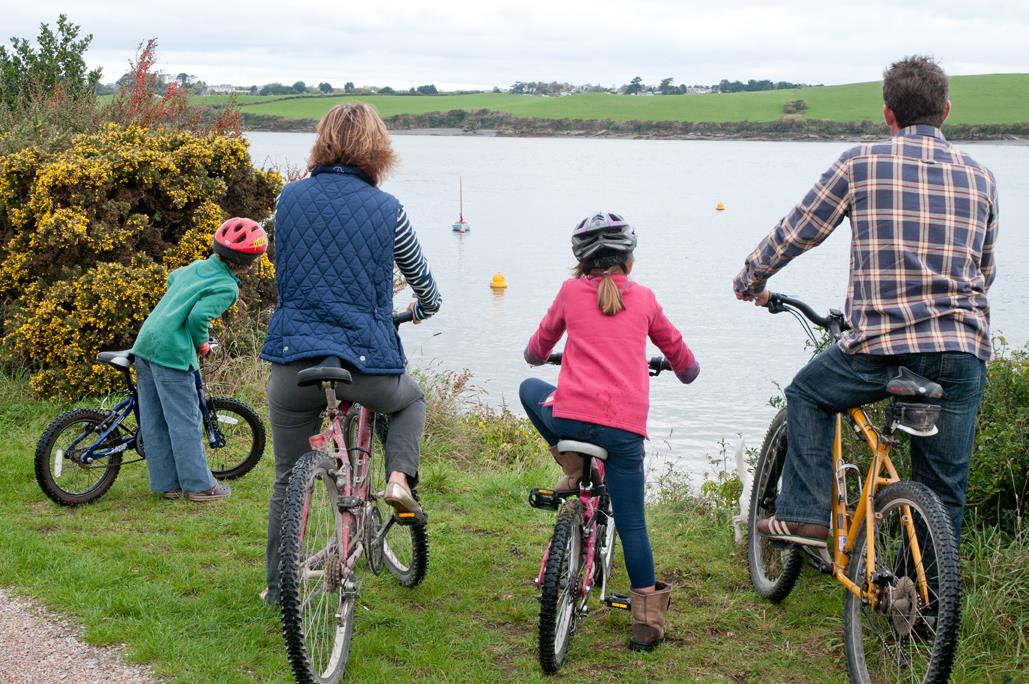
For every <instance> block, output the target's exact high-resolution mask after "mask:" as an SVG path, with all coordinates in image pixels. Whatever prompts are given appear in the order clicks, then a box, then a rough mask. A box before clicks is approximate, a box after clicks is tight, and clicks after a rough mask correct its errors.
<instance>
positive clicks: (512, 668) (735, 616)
mask: <svg viewBox="0 0 1029 684" xmlns="http://www.w3.org/2000/svg"><path fill="white" fill-rule="evenodd" d="M446 386H447V385H446V383H442V384H441V385H440V386H439V387H436V388H435V389H434V387H433V386H430V389H429V392H428V393H429V395H430V397H431V398H433V402H432V404H431V407H432V409H433V410H432V411H430V413H435V417H434V418H433V420H435V421H436V422H435V423H434V424H430V428H431V429H430V430H429V432H428V433H427V440H428V443H427V448H426V452H425V461H424V476H423V483H424V484H423V487H422V490H423V493H424V497H425V501H426V506H427V508H428V510H429V511H430V512H431V515H432V523H431V526H430V569H429V576H428V577H427V579H426V580H425V582H424V583H423V584H422V585H421V586H419V587H417V588H415V589H413V590H408V589H403V588H401V587H400V586H398V585H397V584H396V583H395V582H393V581H392V580H391V579H390V578H388V577H386V576H384V577H379V578H374V577H370V578H369V579H368V580H367V581H366V583H365V588H364V591H363V594H362V600H361V607H362V610H361V611H360V613H359V617H358V621H357V624H356V627H355V638H354V644H353V652H352V656H351V662H350V665H349V666H348V678H350V679H352V680H355V681H370V682H380V681H396V680H402V681H426V682H429V681H433V682H438V681H461V682H491V681H525V682H535V681H549V680H548V679H547V678H545V677H543V676H542V674H541V673H540V671H539V667H538V665H537V663H536V655H535V634H536V619H537V614H538V604H537V602H536V600H535V590H534V589H533V587H532V584H531V578H532V577H533V576H534V575H535V573H536V570H537V568H538V563H539V559H540V556H541V554H542V551H543V547H544V545H545V543H546V540H547V538H548V536H549V533H550V530H551V527H552V525H553V521H554V516H553V514H547V513H544V512H541V511H537V510H534V509H532V508H529V507H528V505H527V504H526V503H525V501H526V493H527V491H528V489H529V488H530V487H533V486H538V485H540V484H541V483H547V482H550V480H551V479H553V477H554V475H555V470H554V468H553V466H551V465H549V464H547V463H546V462H545V461H543V460H542V459H540V458H538V457H533V456H532V455H531V451H532V450H531V449H530V448H529V447H528V445H530V444H531V443H532V442H531V433H526V432H524V425H523V424H520V421H517V420H516V419H515V418H514V417H513V416H511V415H510V414H506V416H505V415H500V416H497V415H485V416H479V417H468V416H461V415H448V414H446V413H445V412H443V413H440V411H443V410H444V409H446V410H450V409H447V408H446V407H447V404H446V402H448V401H452V399H453V396H455V395H453V394H450V395H448V394H447V390H446V389H445V388H446ZM448 397H449V398H448ZM441 406H442V407H443V408H440V407H441ZM64 408H65V407H63V406H58V405H54V404H51V403H48V402H43V401H36V400H31V399H29V398H28V392H27V386H26V385H25V383H24V382H22V381H19V380H10V379H6V380H4V379H0V430H2V431H3V433H4V434H5V435H7V442H6V447H5V448H4V450H3V452H2V454H0V478H3V481H4V482H5V483H6V484H5V487H4V493H3V496H2V497H0V553H2V555H3V558H4V562H3V563H2V564H0V584H3V585H5V586H10V587H11V588H12V591H14V592H16V593H21V594H25V595H31V596H34V597H35V598H37V599H39V600H40V601H41V602H42V603H43V604H45V605H46V606H47V607H48V608H51V609H54V610H58V611H61V612H63V613H66V614H68V615H70V616H72V617H73V618H74V619H75V620H77V621H78V622H80V623H81V624H82V625H83V628H84V632H85V637H86V639H87V640H88V641H89V642H91V643H95V644H115V643H120V644H125V646H126V652H127V656H128V658H129V659H130V660H132V661H135V662H146V663H148V664H150V665H151V666H152V667H153V668H154V670H155V672H156V673H158V674H159V675H160V676H162V677H165V678H167V680H169V681H172V682H250V681H260V682H288V681H291V676H290V672H289V668H288V665H287V663H286V659H285V654H284V647H283V644H282V639H281V636H280V634H279V630H280V622H279V619H278V615H277V614H276V613H275V612H274V611H272V610H270V609H267V608H265V607H264V606H263V604H262V603H261V602H260V601H259V600H258V599H257V592H258V590H259V589H260V588H261V587H262V586H263V583H264V582H263V574H264V570H263V559H264V534H265V510H266V505H267V497H268V492H269V491H270V487H271V480H272V463H271V455H270V452H269V453H267V454H266V456H265V459H264V460H263V461H262V462H261V463H260V464H259V465H258V467H257V469H256V470H255V471H254V472H252V473H251V474H250V475H248V476H247V477H245V478H243V479H242V480H239V481H236V482H234V483H233V495H232V497H231V498H229V499H228V500H225V501H221V502H216V503H211V504H202V505H200V504H190V503H189V502H186V501H168V500H164V499H160V498H158V497H156V496H155V495H151V494H150V493H149V492H148V487H147V480H146V471H145V468H144V466H143V464H134V465H127V466H125V467H124V468H123V471H122V473H121V475H120V476H119V478H118V481H117V482H116V483H115V485H114V487H113V488H112V489H111V491H110V492H108V494H107V495H106V496H105V497H104V498H103V499H101V500H100V501H99V502H97V503H96V504H94V505H91V506H86V507H82V508H77V509H66V508H59V507H57V506H55V505H53V504H52V503H51V502H50V501H49V500H47V499H46V498H45V497H44V496H43V495H42V493H41V492H40V491H39V489H38V487H37V486H36V483H35V480H34V477H33V473H32V454H33V451H34V448H35V441H36V439H37V438H38V436H39V434H40V433H41V432H42V430H43V428H44V426H45V424H46V423H47V422H48V421H49V420H50V419H51V418H52V417H53V416H55V415H57V413H59V412H60V411H61V410H63V409H64ZM453 421H458V422H457V423H455V422H453ZM498 421H500V422H499V423H498ZM504 421H507V423H505V422H504ZM505 445H506V446H505ZM505 449H506V451H505ZM684 487H685V485H684V484H682V483H679V484H675V483H672V484H671V485H670V486H669V487H668V489H666V491H665V494H664V496H663V497H662V498H661V499H660V500H658V501H656V502H655V503H654V504H653V506H652V507H651V509H650V511H649V520H650V527H651V535H652V540H653V544H654V548H655V559H656V564H657V570H658V572H657V574H658V576H659V577H661V578H665V579H670V580H671V581H672V582H673V583H674V585H675V594H674V596H673V605H672V611H671V613H670V615H669V621H670V622H669V639H668V643H666V644H665V645H663V646H662V647H661V648H660V649H659V650H657V651H656V652H654V653H653V654H648V655H638V654H632V653H630V652H628V651H627V650H626V649H625V641H626V638H627V633H628V628H629V622H630V620H629V616H628V614H627V613H624V612H620V611H610V610H607V609H601V608H599V606H598V607H597V608H596V610H595V612H594V613H593V614H592V615H591V616H590V617H589V618H588V619H586V620H585V621H584V622H583V623H582V624H581V627H580V629H579V631H578V633H577V634H576V635H575V638H574V639H573V641H572V644H571V650H570V653H569V656H568V661H567V665H566V667H565V668H564V669H563V670H562V673H563V675H566V676H570V677H573V678H575V679H576V680H583V679H585V678H587V677H589V678H591V679H593V680H595V681H599V682H618V681H627V680H638V681H651V682H662V681H669V682H671V681H675V682H681V681H691V680H702V681H726V682H729V681H736V682H743V681H755V682H757V681H760V682H784V681H804V682H820V681H840V680H842V679H843V678H844V677H845V663H844V656H843V651H842V645H841V634H842V625H841V619H840V613H841V605H842V601H841V596H842V594H841V590H840V589H839V588H838V586H837V585H835V584H834V583H833V582H832V581H831V580H829V579H828V578H826V577H823V576H820V575H816V574H814V573H811V572H807V571H806V572H807V574H806V575H805V577H804V578H803V579H802V580H801V584H800V585H799V587H798V589H797V590H796V591H795V593H794V595H793V596H791V597H790V598H789V599H787V600H786V601H785V603H784V604H783V605H781V606H774V605H772V604H769V603H767V602H765V601H763V600H761V599H759V598H757V597H756V596H755V595H754V594H753V593H752V592H751V591H750V587H749V581H748V579H747V572H746V563H745V557H744V554H743V552H742V551H741V550H740V549H737V548H736V547H734V546H733V542H732V532H731V529H730V527H729V524H728V513H727V512H726V511H725V510H724V509H721V508H719V507H718V506H717V505H716V504H715V503H712V502H711V501H705V500H698V499H697V498H696V497H695V496H693V495H692V494H690V493H689V492H688V491H687V490H686V489H685V488H684ZM971 537H972V538H971V539H966V544H965V551H966V575H967V586H966V595H967V597H968V598H967V607H966V620H965V629H964V637H963V643H962V650H961V654H960V655H959V663H958V668H957V670H956V673H955V678H954V679H955V681H995V682H1002V681H1017V680H1018V678H1019V677H1021V676H1022V673H1023V672H1024V671H1025V667H1026V662H1025V627H1026V615H1027V612H1029V611H1027V610H1026V608H1027V607H1029V606H1027V601H1026V593H1027V586H1026V584H1027V582H1026V580H1027V577H1026V573H1027V570H1026V568H1027V567H1029V563H1027V562H1026V561H1027V560H1029V558H1027V555H1029V552H1027V547H1026V543H1025V540H1024V539H1014V540H1013V539H1007V538H1002V537H1000V536H998V535H994V536H989V535H983V534H980V533H974V534H972V535H971ZM615 566H616V571H615V577H614V580H613V581H614V586H615V588H622V589H624V588H626V587H627V579H626V577H625V574H624V570H623V569H622V568H621V567H620V560H619V559H616V562H615Z"/></svg>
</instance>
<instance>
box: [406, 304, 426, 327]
mask: <svg viewBox="0 0 1029 684" xmlns="http://www.w3.org/2000/svg"><path fill="white" fill-rule="evenodd" d="M414 305H415V303H414V302H411V303H410V304H408V305H407V310H408V311H410V312H411V322H412V323H414V324H415V325H421V324H422V319H420V318H417V317H416V316H415V315H414Z"/></svg>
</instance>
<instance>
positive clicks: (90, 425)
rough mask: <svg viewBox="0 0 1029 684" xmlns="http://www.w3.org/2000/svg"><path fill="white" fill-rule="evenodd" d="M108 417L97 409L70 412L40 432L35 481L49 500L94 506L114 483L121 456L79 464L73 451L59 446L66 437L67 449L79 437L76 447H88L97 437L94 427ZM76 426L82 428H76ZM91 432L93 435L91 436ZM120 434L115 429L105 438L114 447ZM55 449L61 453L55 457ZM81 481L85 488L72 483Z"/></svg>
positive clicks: (81, 409) (36, 454)
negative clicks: (57, 462)
mask: <svg viewBox="0 0 1029 684" xmlns="http://www.w3.org/2000/svg"><path fill="white" fill-rule="evenodd" d="M109 416H110V412H108V411H102V410H100V409H89V408H79V409H72V410H71V411H66V412H65V413H62V414H61V415H59V416H57V418H55V419H54V420H52V421H51V422H50V424H49V425H47V427H46V429H45V430H43V434H42V436H40V438H39V442H38V443H37V445H36V453H35V456H34V461H35V471H36V482H37V483H39V487H40V489H42V490H43V493H44V494H46V495H47V496H48V497H49V498H50V499H51V500H53V501H55V502H57V503H59V504H61V505H62V506H78V505H81V504H89V503H93V502H94V501H96V500H97V499H99V498H100V497H101V496H103V495H104V494H106V493H107V490H109V489H110V488H111V485H113V484H114V481H115V479H116V478H117V477H118V472H119V470H120V469H121V454H120V453H117V454H111V455H110V456H107V457H105V458H102V459H97V460H96V461H93V462H92V463H90V464H82V463H78V462H77V461H76V453H75V452H74V451H67V450H66V448H65V447H63V446H59V445H60V444H62V443H63V440H64V438H65V437H66V436H67V437H68V442H69V444H68V446H70V444H71V442H74V441H76V438H77V437H80V436H81V437H82V439H81V440H79V441H78V444H77V446H79V447H81V448H86V447H88V446H90V445H91V444H92V443H93V442H94V441H95V440H96V437H99V436H100V433H99V432H97V431H96V428H97V427H98V426H99V425H101V424H102V423H103V422H104V421H105V420H107V418H108V417H109ZM76 426H81V427H78V428H76ZM69 431H74V434H68V433H69ZM90 433H92V434H95V435H96V436H91V435H90ZM120 434H121V430H120V428H119V429H115V431H114V432H112V433H111V435H110V436H108V438H107V443H108V444H110V445H111V446H114V444H115V443H116V442H117V440H118V438H119V435H120ZM55 448H56V449H59V450H60V453H59V454H55V452H54V450H55ZM55 457H57V458H59V459H61V465H60V466H57V465H56V462H55V460H54V459H55ZM58 468H59V470H58V472H56V473H55V472H54V470H55V469H58ZM92 472H95V473H96V476H95V477H94V476H90V475H88V474H89V473H92ZM84 474H85V475H84ZM78 476H81V478H80V477H78ZM80 479H81V481H82V482H83V483H84V486H82V487H76V486H74V485H73V483H74V482H76V481H79V480H80Z"/></svg>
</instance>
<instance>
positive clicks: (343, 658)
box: [279, 452, 358, 684]
mask: <svg viewBox="0 0 1029 684" xmlns="http://www.w3.org/2000/svg"><path fill="white" fill-rule="evenodd" d="M339 495H340V494H339V489H338V488H337V487H336V462H335V460H334V459H332V458H331V457H329V456H327V455H325V454H323V453H318V452H310V453H307V454H305V455H304V456H302V457H301V458H300V460H299V461H297V464H296V466H294V468H293V472H292V474H291V475H290V481H289V488H288V489H287V492H286V502H285V508H284V510H283V515H282V541H281V546H280V551H279V554H280V555H279V559H280V560H279V583H280V594H281V595H280V604H281V607H282V633H283V636H284V637H285V639H286V653H287V656H288V657H289V663H290V666H291V667H292V668H293V674H294V676H295V677H296V681H297V682H303V683H305V684H327V683H330V682H332V683H334V682H338V681H339V679H340V677H342V676H343V670H344V668H345V667H346V665H347V659H348V657H349V656H350V639H351V636H352V635H353V629H354V607H355V606H356V604H357V594H358V582H357V578H356V577H355V576H354V575H353V574H352V573H351V574H350V575H349V576H347V577H343V576H342V575H343V572H342V566H343V562H344V560H345V559H346V555H347V553H348V551H349V549H347V548H343V526H344V524H346V521H344V520H343V516H344V514H343V513H341V512H340V511H339V508H338V507H337V506H336V503H337V501H338V499H339ZM346 515H348V516H349V515H350V514H349V513H348V514H346Z"/></svg>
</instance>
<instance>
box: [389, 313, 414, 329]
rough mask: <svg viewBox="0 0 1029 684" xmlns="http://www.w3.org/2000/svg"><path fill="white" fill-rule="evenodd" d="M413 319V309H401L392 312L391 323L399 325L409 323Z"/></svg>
mask: <svg viewBox="0 0 1029 684" xmlns="http://www.w3.org/2000/svg"><path fill="white" fill-rule="evenodd" d="M413 320H414V311H410V310H408V311H401V312H400V313H395V314H393V325H395V326H397V327H400V324H401V323H410V322H411V321H413Z"/></svg>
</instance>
